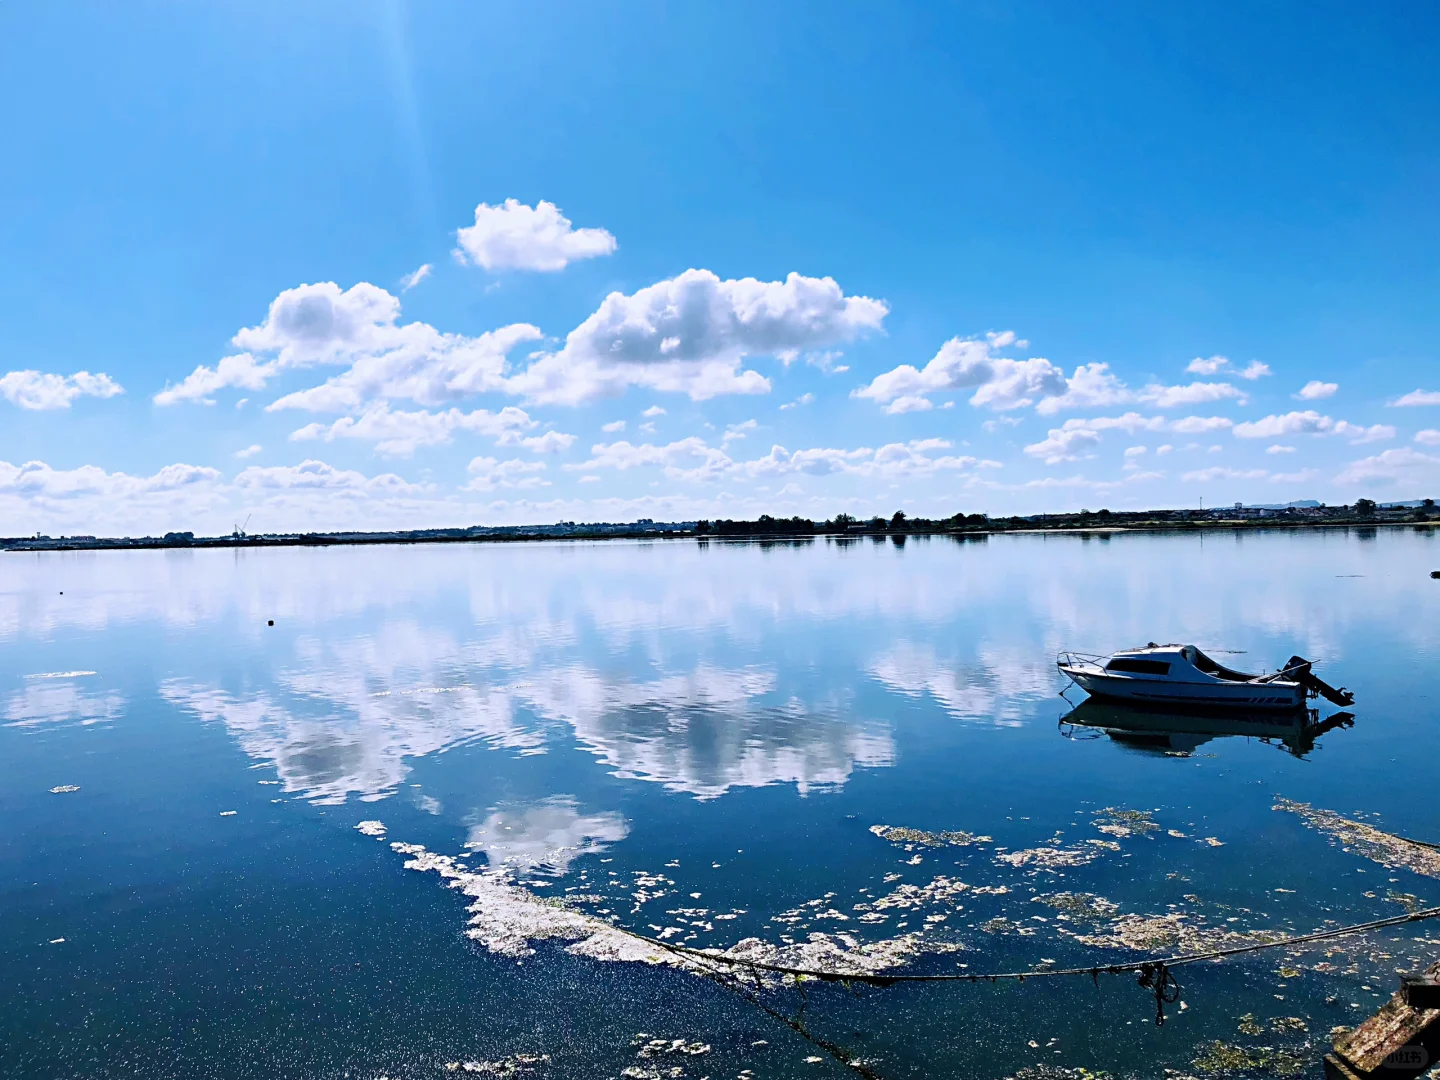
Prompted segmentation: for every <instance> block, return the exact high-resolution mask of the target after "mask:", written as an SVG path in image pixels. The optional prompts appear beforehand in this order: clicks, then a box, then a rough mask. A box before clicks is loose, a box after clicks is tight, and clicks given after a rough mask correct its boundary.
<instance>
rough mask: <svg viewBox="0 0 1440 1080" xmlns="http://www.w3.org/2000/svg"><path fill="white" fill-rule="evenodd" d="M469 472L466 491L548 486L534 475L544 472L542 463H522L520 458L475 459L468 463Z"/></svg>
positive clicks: (546, 482)
mask: <svg viewBox="0 0 1440 1080" xmlns="http://www.w3.org/2000/svg"><path fill="white" fill-rule="evenodd" d="M469 471H470V477H471V479H470V483H468V484H466V485H465V490H466V491H494V490H495V489H496V488H535V487H544V486H546V485H547V484H548V481H546V480H543V479H541V478H540V477H539V476H538V475H536V474H537V473H542V472H544V471H545V463H544V462H543V461H524V460H521V459H520V458H511V459H510V460H509V461H496V460H495V459H494V458H493V457H477V458H475V459H474V460H472V461H471V462H470V465H469Z"/></svg>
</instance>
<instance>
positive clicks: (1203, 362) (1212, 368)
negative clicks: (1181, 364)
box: [1185, 356, 1230, 375]
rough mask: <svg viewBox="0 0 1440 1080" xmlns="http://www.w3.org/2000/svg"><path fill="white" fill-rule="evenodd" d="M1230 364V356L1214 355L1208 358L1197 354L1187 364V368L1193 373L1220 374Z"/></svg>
mask: <svg viewBox="0 0 1440 1080" xmlns="http://www.w3.org/2000/svg"><path fill="white" fill-rule="evenodd" d="M1229 366H1230V358H1229V357H1228V356H1212V357H1210V358H1209V359H1208V360H1207V359H1205V358H1204V357H1202V356H1197V357H1195V359H1194V360H1191V361H1190V363H1188V364H1187V365H1185V370H1186V371H1188V372H1190V373H1191V374H1192V375H1218V374H1219V373H1220V372H1221V371H1222V370H1224V369H1225V368H1228V367H1229Z"/></svg>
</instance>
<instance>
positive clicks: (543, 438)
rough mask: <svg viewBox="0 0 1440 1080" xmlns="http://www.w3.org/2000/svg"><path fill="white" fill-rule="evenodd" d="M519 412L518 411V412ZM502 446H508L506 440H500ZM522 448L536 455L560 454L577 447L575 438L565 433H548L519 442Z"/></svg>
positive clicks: (531, 436)
mask: <svg viewBox="0 0 1440 1080" xmlns="http://www.w3.org/2000/svg"><path fill="white" fill-rule="evenodd" d="M516 411H517V412H518V411H519V410H518V409H517V410H516ZM499 442H500V443H501V445H505V444H506V440H505V439H501V440H499ZM519 443H520V445H521V446H523V447H525V449H526V450H530V451H532V452H533V453H536V454H558V453H560V452H561V451H562V450H569V449H570V447H572V446H574V445H575V436H574V435H570V434H567V433H566V432H563V431H547V432H545V434H543V435H529V436H526V437H525V438H523V439H521V440H519Z"/></svg>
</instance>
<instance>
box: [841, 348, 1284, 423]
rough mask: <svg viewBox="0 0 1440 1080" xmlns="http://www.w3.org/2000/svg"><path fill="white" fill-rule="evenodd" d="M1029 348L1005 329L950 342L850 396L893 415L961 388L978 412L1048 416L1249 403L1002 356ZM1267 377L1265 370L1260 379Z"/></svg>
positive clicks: (1097, 369)
mask: <svg viewBox="0 0 1440 1080" xmlns="http://www.w3.org/2000/svg"><path fill="white" fill-rule="evenodd" d="M1026 344H1027V343H1026V342H1024V341H1021V340H1019V339H1017V338H1016V337H1015V334H1014V332H1013V331H1008V330H1007V331H1004V332H1003V333H990V334H987V335H985V337H984V338H958V337H956V338H951V339H950V340H949V341H947V342H946V343H945V344H944V345H942V346H941V347H940V351H939V352H937V353H936V354H935V355H934V356H933V357H932V358H931V359H930V361H929V362H928V363H926V365H925V366H924V367H923V368H916V367H915V366H913V365H911V364H901V365H900V366H899V367H896V368H892V369H891V370H889V371H887V372H884V373H882V374H880V375H877V376H875V378H874V379H872V380H871V381H870V383H869V384H868V385H866V386H862V387H860V388H859V389H857V390H855V391H853V392H852V396H854V397H858V398H868V399H870V400H872V401H874V402H876V403H877V404H879V405H881V406H883V407H884V410H885V411H886V412H887V413H890V414H892V415H893V414H899V413H907V412H922V411H925V410H928V409H932V408H934V402H933V401H932V400H931V395H933V394H939V393H944V392H948V391H963V390H973V393H972V394H971V395H970V399H969V400H970V404H971V405H974V406H976V407H979V408H990V409H992V410H995V411H997V412H1003V411H1008V410H1011V409H1018V408H1023V407H1025V406H1028V405H1034V406H1035V409H1036V411H1037V412H1039V413H1040V414H1041V415H1044V416H1049V415H1053V414H1055V413H1060V412H1073V411H1076V410H1080V409H1094V408H1107V407H1110V406H1114V405H1126V404H1146V405H1152V406H1155V407H1156V408H1160V409H1170V408H1176V407H1179V406H1184V405H1197V404H1202V403H1205V402H1211V401H1222V400H1227V399H1228V400H1234V401H1236V402H1239V403H1241V404H1244V402H1245V401H1246V400H1247V398H1246V395H1245V393H1244V392H1243V391H1241V390H1239V389H1238V388H1237V387H1235V386H1234V385H1233V384H1231V383H1226V382H1195V383H1191V384H1189V385H1188V386H1165V385H1162V384H1160V383H1152V384H1150V385H1148V386H1146V387H1145V388H1144V389H1143V390H1138V391H1137V390H1132V389H1130V388H1129V387H1127V386H1126V385H1125V383H1124V382H1122V381H1121V380H1120V379H1119V378H1118V377H1117V376H1116V375H1115V374H1114V373H1113V372H1111V371H1110V365H1109V364H1103V363H1091V364H1081V365H1080V366H1078V367H1077V368H1075V371H1074V373H1073V374H1072V375H1070V376H1069V377H1068V378H1067V377H1066V375H1065V372H1064V370H1063V369H1061V368H1060V367H1058V366H1056V365H1055V364H1052V363H1051V362H1050V361H1049V360H1045V359H1043V358H1040V357H1032V358H1030V359H1028V360H1016V359H1012V358H1010V357H1006V356H1002V355H1000V351H1001V350H1004V349H1008V348H1010V347H1012V346H1013V347H1015V348H1023V347H1024V346H1025V345H1026ZM1259 366H1260V367H1261V368H1263V367H1264V365H1263V364H1262V365H1259ZM1255 370H1257V369H1255V365H1252V366H1251V368H1247V369H1246V371H1245V372H1236V373H1235V374H1239V375H1244V376H1245V377H1247V378H1252V377H1257V376H1256V375H1255V374H1254V371H1255ZM1266 372H1268V369H1266V370H1265V371H1262V372H1259V374H1265V373H1266ZM949 404H951V403H950V402H947V403H946V405H947V407H948V405H949Z"/></svg>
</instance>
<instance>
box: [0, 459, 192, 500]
mask: <svg viewBox="0 0 1440 1080" xmlns="http://www.w3.org/2000/svg"><path fill="white" fill-rule="evenodd" d="M219 479H220V473H219V472H217V471H216V470H215V469H211V468H207V467H205V466H200V465H180V464H176V465H167V466H165V468H163V469H161V470H160V471H159V472H157V473H155V474H154V475H152V476H129V475H127V474H125V473H120V472H115V473H111V472H106V471H105V470H104V469H102V468H100V467H99V466H96V465H82V466H80V467H79V468H77V469H52V468H51V467H50V466H49V465H47V464H45V462H43V461H27V462H25V464H23V465H11V464H10V463H9V462H8V461H0V495H18V496H22V497H25V498H31V499H45V500H50V499H71V498H76V497H79V496H86V495H101V496H104V497H106V498H109V499H129V498H134V497H137V496H143V495H153V494H156V493H160V492H174V491H180V490H182V489H185V488H189V487H193V486H196V485H201V484H210V483H214V482H215V481H218V480H219Z"/></svg>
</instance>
